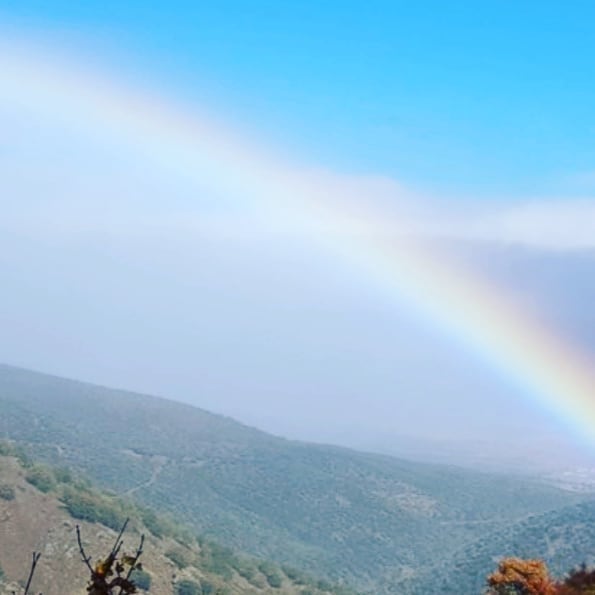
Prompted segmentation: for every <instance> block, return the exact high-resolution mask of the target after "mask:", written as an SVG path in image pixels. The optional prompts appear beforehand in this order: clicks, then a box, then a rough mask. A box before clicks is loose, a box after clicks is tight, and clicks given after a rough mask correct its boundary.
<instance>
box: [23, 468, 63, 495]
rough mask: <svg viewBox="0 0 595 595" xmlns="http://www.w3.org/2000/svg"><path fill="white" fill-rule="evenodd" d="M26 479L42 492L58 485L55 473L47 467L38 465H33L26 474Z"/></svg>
mask: <svg viewBox="0 0 595 595" xmlns="http://www.w3.org/2000/svg"><path fill="white" fill-rule="evenodd" d="M25 479H26V480H27V481H28V482H29V483H30V484H31V485H33V486H35V487H36V488H37V489H38V490H39V491H40V492H44V493H47V492H50V491H51V490H53V489H54V488H55V487H56V480H55V478H54V474H53V473H52V472H51V471H50V470H49V469H47V468H45V467H41V466H38V465H34V466H32V467H31V468H30V469H29V470H28V471H27V474H26V475H25Z"/></svg>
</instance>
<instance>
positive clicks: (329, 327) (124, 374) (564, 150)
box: [0, 1, 595, 456]
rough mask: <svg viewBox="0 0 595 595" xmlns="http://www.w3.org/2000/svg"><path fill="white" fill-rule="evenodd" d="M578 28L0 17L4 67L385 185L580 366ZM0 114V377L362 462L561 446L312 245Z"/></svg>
mask: <svg viewBox="0 0 595 595" xmlns="http://www.w3.org/2000/svg"><path fill="white" fill-rule="evenodd" d="M594 19H595V5H593V4H592V3H591V2H572V3H571V6H570V7H568V6H563V5H562V4H561V3H559V2H523V3H518V2H499V3H497V4H496V3H491V4H488V3H485V2H484V3H478V2H448V3H447V2H426V3H424V4H421V3H412V2H408V3H397V2H368V3H366V4H365V5H364V4H359V3H349V2H341V3H338V2H316V3H314V2H291V3H290V2H267V3H264V2H212V3H196V2H179V1H178V2H175V1H170V2H163V3H161V2H146V1H145V2H135V1H130V2H119V1H118V2H115V1H102V2H80V3H75V2H70V1H68V2H58V1H54V2H34V1H28V2H11V1H5V2H3V3H2V4H1V5H0V52H1V51H10V47H11V46H10V43H12V40H17V41H18V42H19V43H21V42H22V43H23V44H25V45H26V44H29V43H31V44H33V45H34V46H35V47H36V48H37V50H36V51H37V52H39V51H40V50H39V48H42V50H41V51H42V52H45V51H46V50H47V53H48V55H53V54H54V53H56V55H66V56H71V57H73V60H74V61H75V62H78V63H79V64H82V65H83V66H84V67H85V68H87V69H88V70H89V71H94V70H95V69H97V70H98V71H101V72H102V73H105V72H108V73H111V74H112V75H113V76H114V78H116V79H117V80H119V81H122V80H124V81H127V83H128V84H129V85H130V86H131V87H135V86H137V85H138V86H139V87H142V88H143V89H147V88H149V89H153V90H154V92H155V94H156V95H157V96H159V97H165V98H166V101H167V100H169V99H171V100H172V102H173V103H172V105H177V103H176V102H177V101H178V100H179V101H180V102H181V104H182V105H190V106H192V105H194V104H196V105H198V106H201V107H204V108H205V109H206V110H207V112H211V113H214V114H216V115H217V118H218V119H219V120H221V121H223V122H225V123H227V124H228V125H229V126H230V127H231V128H232V129H237V130H239V131H240V136H241V135H242V134H244V135H247V137H248V138H249V139H252V138H256V139H259V140H262V141H263V142H264V143H265V144H266V145H267V146H268V147H272V149H273V150H275V149H278V151H279V153H281V154H283V155H284V156H289V158H290V159H291V160H292V161H293V162H294V163H296V164H298V165H299V166H306V167H313V168H319V169H320V170H322V171H326V172H331V173H332V175H336V176H338V177H339V179H343V178H344V179H345V180H347V182H348V183H350V184H351V183H353V184H354V185H356V186H357V187H361V188H367V187H368V186H367V185H368V184H369V183H370V178H369V177H370V176H380V177H381V178H382V179H383V180H388V181H389V182H390V183H391V188H392V187H393V186H395V187H396V188H398V189H403V190H402V193H403V195H404V196H406V197H407V198H409V199H410V200H411V206H412V208H413V207H414V208H413V213H414V219H415V221H416V225H415V229H414V230H413V233H419V234H420V235H421V236H423V237H424V238H427V237H429V238H430V239H431V240H432V241H436V242H442V243H444V244H445V245H446V247H447V248H448V250H449V251H451V252H453V253H455V254H457V256H458V257H460V259H461V261H463V262H464V263H466V265H467V266H469V267H471V268H472V269H473V270H476V271H479V272H481V274H483V275H485V276H487V277H489V279H490V280H492V281H493V282H495V283H497V284H499V285H501V286H502V287H505V288H506V289H507V291H508V292H509V293H510V294H511V295H513V296H514V297H515V298H516V299H517V300H518V301H519V303H522V304H523V305H524V306H527V307H528V308H530V309H532V310H535V311H536V312H538V313H539V315H540V316H541V317H542V318H543V320H544V321H545V323H547V324H548V325H551V326H552V327H553V328H556V329H559V330H560V332H561V333H562V334H564V335H567V336H569V337H571V338H572V340H574V341H576V343H577V344H578V345H580V348H581V349H582V350H583V351H584V352H585V353H587V354H589V356H592V355H593V354H594V353H595V334H594V330H593V329H595V321H594V320H593V308H592V304H593V303H595V275H593V274H592V272H593V270H595V260H594V259H595V199H594V198H593V197H594V196H595V142H594V141H593V139H594V138H595V136H594V133H595V111H594V110H593V105H595V79H594V78H593V77H592V76H590V75H591V71H592V64H591V61H592V56H594V55H595V40H594V39H595V36H593V35H591V34H590V33H591V31H590V29H591V23H592V22H594ZM3 32H4V33H5V38H6V39H8V40H9V41H8V45H2V33H3ZM1 58H2V56H1V54H0V64H1ZM4 90H8V91H9V92H8V93H6V94H3V93H2V91H4ZM10 91H11V89H10V83H7V85H6V87H3V79H2V77H1V72H0V129H1V130H2V132H3V134H2V136H1V137H0V206H2V209H3V211H2V213H3V217H2V218H1V219H0V231H1V233H0V274H1V275H2V280H3V283H4V284H5V286H6V287H9V288H10V291H9V292H7V293H6V294H5V295H4V297H3V300H2V301H1V302H0V327H1V328H2V329H3V337H4V341H2V342H0V361H4V362H7V363H13V364H17V365H22V366H25V367H32V368H37V369H40V370H43V371H48V372H52V373H57V374H63V375H65V376H71V377H76V378H81V379H87V380H90V381H94V382H98V383H101V384H106V385H114V386H119V387H124V388H130V389H134V390H141V391H145V392H151V393H158V394H161V395H168V396H171V397H173V398H177V399H180V400H185V401H190V402H193V403H196V404H198V405H201V406H203V407H205V408H208V409H211V410H214V411H218V412H222V413H226V414H229V415H233V416H235V417H237V418H239V419H241V420H243V421H246V422H248V423H251V424H254V425H256V426H258V427H261V428H264V429H267V430H269V431H274V432H277V433H280V434H283V435H287V436H291V437H298V438H306V439H313V440H322V441H330V442H339V443H342V444H349V445H355V446H360V447H365V448H381V447H382V448H383V449H385V450H391V440H393V438H394V437H395V436H405V435H408V436H411V437H414V438H416V437H420V438H423V439H429V438H444V439H469V440H483V441H484V442H485V438H486V436H487V437H490V436H491V435H493V434H492V433H493V432H495V431H501V430H502V428H503V427H505V428H506V431H507V433H508V435H509V436H510V440H511V444H513V443H514V444H515V445H518V441H519V440H520V441H522V440H524V439H525V437H526V436H527V430H528V428H531V430H532V432H533V434H534V438H535V439H536V440H537V438H541V437H543V436H546V437H547V436H551V435H552V432H553V433H554V434H555V436H557V437H558V438H559V436H560V435H562V436H563V438H560V440H567V437H568V436H567V434H564V433H562V434H559V431H560V428H559V427H558V425H557V424H556V420H552V419H550V418H548V416H547V415H546V414H544V413H543V412H541V411H539V412H536V411H534V410H533V409H532V408H531V406H530V405H529V404H528V403H526V402H525V401H523V400H522V399H519V398H518V396H519V395H517V394H515V392H514V390H511V387H510V386H509V385H508V384H507V383H506V382H504V381H503V379H502V378H501V377H498V375H497V374H494V373H493V371H491V370H490V369H488V368H486V367H484V366H482V365H481V363H480V362H478V361H476V360H474V359H473V358H472V357H471V355H470V354H469V353H468V352H465V350H464V349H461V348H460V345H453V344H452V342H451V341H450V340H449V338H448V337H446V336H444V335H443V334H441V333H440V332H438V331H437V330H436V329H435V328H433V327H432V324H431V323H429V322H428V321H424V320H419V319H416V318H415V317H412V315H411V312H410V311H409V310H408V309H407V308H405V307H402V304H400V303H398V300H397V301H394V300H393V301H391V300H386V299H385V298H384V297H383V296H382V295H381V293H379V292H375V291H374V290H373V289H372V288H371V286H370V284H368V283H366V282H365V281H364V280H363V279H361V278H359V277H358V276H357V275H355V274H354V273H353V272H352V271H351V270H349V267H348V266H345V264H340V263H338V262H337V260H336V259H333V258H332V257H330V256H329V255H328V254H325V253H324V252H323V251H320V249H319V248H317V247H316V246H315V243H312V242H310V241H308V238H304V237H301V236H300V235H299V234H286V235H283V233H281V234H280V233H279V232H278V231H277V233H275V234H271V233H270V230H266V229H260V228H259V227H258V221H257V220H243V219H242V218H241V215H242V213H241V212H239V213H238V211H237V210H236V211H234V210H233V209H232V208H229V204H230V203H227V202H225V201H220V200H219V196H218V195H217V194H216V193H215V194H214V195H213V194H209V193H208V192H205V191H204V189H203V188H202V187H201V185H200V183H194V182H196V180H195V181H194V182H189V181H188V179H187V178H184V177H183V176H180V177H179V176H176V175H175V173H173V174H172V171H168V170H167V168H161V167H159V166H155V164H154V163H151V162H150V161H147V160H145V159H144V158H143V156H142V155H139V154H130V153H128V152H127V150H126V149H124V148H122V147H119V146H117V142H116V144H115V145H114V144H113V143H112V144H110V143H103V142H102V141H100V140H99V141H98V139H97V138H93V137H90V136H89V135H87V134H86V133H85V131H84V130H79V129H78V128H77V127H76V126H74V125H72V123H70V125H69V123H68V121H65V120H68V118H67V117H64V116H63V115H62V116H61V117H58V118H54V119H52V118H51V117H49V116H48V113H50V112H51V110H47V109H45V108H46V107H47V106H44V105H43V99H39V98H36V97H31V98H28V101H27V102H26V105H25V104H24V102H19V101H18V100H17V101H16V102H15V101H14V100H11V93H10ZM14 97H17V98H18V90H17V92H16V93H15V94H14ZM230 175H231V173H230ZM342 177H343V178H342ZM400 192H401V190H399V192H397V194H399V193H400ZM420 197H422V198H423V200H421V198H420ZM389 198H390V197H389ZM418 199H419V200H418ZM240 211H241V210H240ZM213 214H214V215H216V216H219V217H221V218H222V220H223V222H224V225H223V227H224V233H222V234H221V233H219V232H220V231H221V230H220V229H219V228H217V227H216V226H212V227H209V221H211V220H210V219H209V217H210V216H212V215H213ZM185 218H186V219H187V220H188V221H190V222H194V223H195V222H197V221H198V222H199V223H200V222H204V221H206V222H207V223H206V224H205V225H204V226H203V227H201V226H200V225H199V226H198V227H196V228H194V229H192V228H191V226H189V225H185V223H186V222H187V221H185V220H184V219H185ZM255 221H256V224H254V222H255ZM253 224H254V227H251V226H252V225H253ZM248 227H250V231H252V232H253V233H252V234H249V233H248V234H247V233H246V230H247V228H248ZM284 231H286V230H281V232H284ZM294 231H295V230H294ZM280 238H281V239H280ZM511 408H514V411H515V412H516V413H517V415H516V417H514V418H512V419H511V417H510V415H509V412H510V410H511ZM338 411H340V413H341V415H340V416H338V415H337V412H338ZM362 412H363V413H362ZM537 427H538V429H537ZM558 438H556V440H557V439H558ZM489 441H490V438H488V442H489ZM493 448H494V449H495V451H494V452H493V453H492V454H494V455H495V454H497V452H498V451H500V450H501V445H500V444H498V445H496V446H495V447H493ZM514 448H516V446H514V447H513V446H511V449H513V450H514ZM550 448H551V450H550V451H547V449H542V450H543V452H544V453H548V452H549V454H552V453H554V452H559V451H560V450H561V446H560V444H559V443H558V442H557V441H554V442H551V443H550ZM546 456H547V455H546Z"/></svg>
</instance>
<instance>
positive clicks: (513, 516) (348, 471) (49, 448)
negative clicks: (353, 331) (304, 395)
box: [0, 366, 584, 595]
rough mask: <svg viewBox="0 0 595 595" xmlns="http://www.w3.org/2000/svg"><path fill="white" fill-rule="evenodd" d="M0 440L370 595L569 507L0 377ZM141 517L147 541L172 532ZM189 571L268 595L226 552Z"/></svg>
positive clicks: (514, 487) (549, 495) (478, 477)
mask: <svg viewBox="0 0 595 595" xmlns="http://www.w3.org/2000/svg"><path fill="white" fill-rule="evenodd" d="M32 419H35V424H32V423H31V420H32ZM0 435H5V436H8V437H9V438H11V439H12V440H15V441H16V442H17V443H18V444H20V445H24V447H25V450H23V452H22V454H21V456H22V458H23V460H24V461H27V460H28V458H31V457H34V458H35V459H36V460H37V459H39V458H41V459H43V460H44V462H46V463H50V464H52V465H57V466H61V467H64V466H66V467H69V468H72V469H74V471H75V476H76V477H78V475H79V474H83V475H86V476H89V477H91V478H92V479H93V481H94V482H96V483H97V484H98V485H100V486H101V487H102V488H105V489H110V490H114V491H115V492H117V493H120V494H122V493H126V492H128V491H132V492H131V496H132V497H133V498H134V499H135V501H136V502H137V503H139V504H141V505H142V506H143V507H148V508H153V509H157V510H160V511H163V512H166V513H169V514H171V515H172V518H175V519H176V520H177V521H180V522H182V523H184V524H185V525H186V526H187V527H190V528H191V530H192V533H194V534H196V533H198V534H200V535H203V536H206V537H208V538H212V539H213V540H216V541H217V542H218V543H220V544H222V545H223V546H225V547H229V548H232V549H233V550H236V551H237V550H240V551H244V552H248V553H249V554H250V555H252V556H254V557H256V558H264V559H272V560H273V561H274V562H275V564H277V565H279V566H281V565H291V566H292V567H296V568H298V569H300V570H303V571H306V572H307V573H309V574H314V575H317V576H323V577H325V578H328V579H330V580H332V581H334V582H345V583H347V584H355V585H356V586H357V587H358V588H359V589H361V590H362V591H368V592H373V593H375V595H381V594H384V593H391V592H397V593H402V594H403V595H404V594H406V593H407V592H408V591H407V589H409V592H415V589H416V588H417V585H419V584H421V582H423V581H426V580H430V581H431V582H432V585H433V586H434V585H435V581H436V579H435V578H434V577H436V576H444V575H445V572H446V567H445V564H447V560H448V559H450V557H451V556H453V555H456V554H455V552H459V551H462V550H464V549H465V548H468V547H471V548H472V547H475V545H474V544H475V543H476V540H478V539H481V538H482V537H483V536H485V535H488V534H492V533H496V534H497V533H498V532H499V531H501V530H507V528H508V527H511V526H514V525H515V524H516V523H517V522H520V521H521V520H522V519H526V518H527V516H528V515H529V514H539V513H545V512H547V511H550V510H554V509H558V508H560V507H562V506H566V505H569V504H574V503H576V502H577V501H579V500H580V499H581V497H580V496H573V495H571V494H569V493H566V492H563V491H562V490H559V489H555V488H553V487H549V486H546V485H543V484H541V483H539V482H538V481H534V480H528V479H527V480H523V479H521V478H518V477H505V476H497V475H489V474H482V473H478V472H473V471H465V470H461V469H455V468H452V467H443V466H439V465H424V464H421V463H413V462H407V461H402V460H398V459H394V458H391V457H384V456H378V455H372V454H365V453H358V452H354V451H350V450H347V449H341V448H333V447H328V446H320V445H309V444H303V443H298V442H292V441H287V440H282V439H279V438H275V437H273V436H269V435H267V434H265V433H262V432H259V431H257V430H254V429H251V428H248V427H246V426H243V425H241V424H238V423H236V422H234V421H232V420H230V419H227V418H224V417H220V416H216V415H212V414H209V413H207V412H205V411H202V410H200V409H196V408H192V407H189V406H186V405H182V404H178V403H173V402H170V401H166V400H163V399H157V398H152V397H147V396H143V395H137V394H132V393H126V392H122V391H114V390H109V389H105V388H101V387H96V386H91V385H86V384H82V383H78V382H71V381H67V380H62V379H58V378H54V377H49V376H44V375H41V374H34V373H31V372H26V371H23V370H16V369H14V368H9V367H3V366H0ZM106 436H117V440H106V439H105V437H106ZM27 464H30V462H29V463H27ZM59 485H61V486H62V485H67V484H59ZM60 489H63V488H60ZM583 498H584V497H583ZM108 500H109V499H108ZM69 505H70V502H69ZM83 508H84V507H83ZM139 514H140V518H142V519H143V520H145V521H146V523H147V527H148V528H149V530H150V531H151V532H152V533H153V534H154V535H164V534H167V533H168V532H169V531H170V530H171V528H168V523H169V521H167V522H164V521H161V520H158V519H157V517H151V513H149V512H147V511H145V512H141V513H139ZM115 518H117V517H115ZM160 518H161V517H160ZM115 522H116V521H115V519H114V521H113V523H115ZM178 534H179V537H180V540H182V539H185V540H186V542H187V541H188V539H191V538H192V535H189V533H188V531H185V532H182V531H180V532H179V533H178ZM183 534H184V535H183ZM508 551H516V550H514V549H513V550H508ZM190 563H191V564H193V563H194V562H190ZM197 563H200V564H202V565H204V567H207V568H211V569H213V570H214V571H216V572H218V573H219V575H220V576H230V574H231V575H233V574H234V573H236V574H241V575H242V576H243V577H244V578H245V579H246V580H249V581H250V582H251V584H257V583H262V582H264V583H265V585H269V586H270V584H271V582H270V581H272V583H273V584H276V583H278V580H277V579H278V576H277V575H276V574H275V573H270V576H269V575H268V574H265V573H263V572H262V571H261V570H259V569H258V568H257V567H255V568H252V567H251V566H250V564H246V563H242V564H239V563H238V562H237V561H236V560H234V559H233V556H229V554H228V553H226V552H221V551H216V550H214V551H212V552H210V553H205V554H204V555H201V559H200V560H199V561H198V562H197ZM449 572H450V570H449ZM278 573H279V574H280V576H281V577H282V578H283V577H285V576H287V575H286V574H285V573H284V572H283V571H282V570H279V571H278ZM428 576H430V577H431V578H430V579H429V578H428ZM482 578H483V577H482ZM269 579H270V580H269ZM271 588H272V587H271ZM316 588H317V586H316V584H315V583H314V584H312V585H309V584H304V590H308V589H310V590H312V591H314V592H315V591H316ZM434 592H439V591H434ZM469 592H473V591H469Z"/></svg>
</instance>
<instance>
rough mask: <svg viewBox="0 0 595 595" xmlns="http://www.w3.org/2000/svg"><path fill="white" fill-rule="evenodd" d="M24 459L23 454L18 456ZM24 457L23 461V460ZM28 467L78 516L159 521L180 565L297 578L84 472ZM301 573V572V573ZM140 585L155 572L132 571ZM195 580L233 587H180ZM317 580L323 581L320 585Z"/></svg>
mask: <svg viewBox="0 0 595 595" xmlns="http://www.w3.org/2000/svg"><path fill="white" fill-rule="evenodd" d="M0 450H1V451H2V452H5V453H7V454H9V455H12V456H15V453H16V452H17V450H18V449H17V448H16V446H15V445H12V444H9V443H7V442H5V441H1V440H0ZM17 460H19V461H20V458H19V459H17ZM20 462H21V466H22V465H23V464H22V461H20ZM23 470H24V471H25V474H24V475H25V479H26V480H27V481H29V483H31V484H32V485H34V486H35V487H36V488H37V489H39V490H40V491H42V492H43V493H46V494H49V493H53V494H54V496H55V497H56V498H57V499H58V500H59V501H60V502H61V503H62V504H63V506H64V509H65V510H66V511H67V512H68V513H69V514H70V515H71V516H72V517H73V518H75V519H79V520H84V521H87V522H91V523H100V524H103V525H105V526H107V527H109V528H111V529H113V530H114V531H119V530H120V528H121V527H122V525H123V524H124V523H125V522H126V521H127V520H129V521H130V523H129V525H130V526H131V527H132V528H133V529H136V530H137V531H139V530H140V531H142V530H144V528H143V520H144V519H147V518H148V519H150V522H151V525H152V526H157V527H159V530H160V533H161V537H167V538H170V539H173V540H175V541H176V543H177V546H175V547H172V548H170V549H168V550H166V551H165V552H164V555H165V556H166V557H167V558H169V559H170V560H171V561H172V562H173V563H174V564H175V565H176V566H177V568H178V569H179V570H184V569H192V568H194V569H196V570H198V571H200V572H201V573H208V574H209V575H212V576H215V577H218V578H219V579H221V580H222V581H224V582H227V581H231V580H232V579H233V578H234V576H236V575H237V576H241V577H242V578H244V579H246V580H248V582H250V584H251V585H252V586H254V587H255V588H257V589H264V588H265V587H267V586H268V587H271V588H279V587H281V586H282V585H283V584H284V582H285V580H288V581H289V583H290V584H291V583H292V579H291V578H290V577H289V576H288V574H287V573H285V572H284V571H283V570H282V569H281V568H280V567H279V566H278V565H276V564H274V563H272V562H269V561H262V560H253V559H250V558H247V557H245V556H239V555H237V554H235V553H234V552H233V551H232V550H231V549H230V548H227V547H224V546H221V545H219V544H217V543H216V542H214V541H212V540H210V539H205V538H204V537H196V538H195V537H192V536H191V534H190V532H189V531H188V530H187V529H186V528H184V527H181V526H180V525H179V524H177V523H175V522H174V521H172V520H171V519H168V518H165V517H162V516H160V515H158V514H156V513H155V512H154V511H152V510H150V509H147V508H146V507H142V506H139V505H137V504H135V503H134V502H132V501H130V500H127V499H125V498H121V497H118V496H115V495H114V494H113V493H112V494H110V493H106V492H105V491H101V490H98V489H96V488H94V487H93V486H92V485H91V483H90V482H89V481H87V480H85V479H82V478H81V477H80V476H77V475H76V474H73V473H72V472H70V471H69V470H67V469H64V468H59V469H54V468H51V467H49V466H47V465H43V464H40V463H30V462H29V463H28V464H27V466H26V467H24V466H23ZM31 478H43V481H39V482H38V483H39V484H40V486H41V487H42V488H43V489H40V486H38V485H36V484H35V481H31ZM6 488H7V489H10V490H11V491H13V492H14V488H13V487H12V486H9V485H8V484H6ZM296 576H297V575H296ZM131 578H133V580H134V582H135V583H136V584H137V586H138V587H139V588H141V589H143V590H144V591H148V590H150V587H151V575H150V574H149V573H147V572H146V571H144V570H143V569H142V568H140V567H138V568H135V569H134V571H133V575H132V576H131ZM191 583H192V584H194V585H197V588H199V591H198V593H199V594H200V595H203V594H206V593H212V594H213V595H214V594H215V593H218V594H219V595H225V594H226V593H230V591H227V590H226V589H225V588H223V589H216V588H215V586H214V583H212V582H210V581H209V580H206V579H202V580H201V582H200V583H196V582H193V581H192V580H189V579H188V580H186V579H184V580H181V581H180V582H179V583H178V584H179V585H180V588H181V589H189V590H191V589H193V588H194V587H193V586H191ZM295 584H304V585H310V586H311V587H312V588H313V589H314V591H313V592H314V593H316V595H318V594H324V593H326V594H335V595H343V594H344V593H345V594H346V595H353V591H350V590H347V589H343V588H341V587H335V586H333V585H332V584H330V583H329V584H326V583H324V584H325V587H324V588H322V587H321V585H322V583H321V581H316V580H315V579H312V578H311V577H309V576H307V575H303V574H302V575H301V576H300V581H299V583H295ZM317 585H318V587H317Z"/></svg>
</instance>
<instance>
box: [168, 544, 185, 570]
mask: <svg viewBox="0 0 595 595" xmlns="http://www.w3.org/2000/svg"><path fill="white" fill-rule="evenodd" d="M165 555H166V556H167V557H168V558H169V559H170V560H171V561H172V562H173V563H174V564H175V565H176V566H177V567H178V568H179V569H180V570H183V569H184V568H186V567H187V566H188V564H189V561H188V559H187V557H186V554H185V553H184V552H183V551H182V550H181V549H179V548H178V549H175V550H168V551H167V552H165Z"/></svg>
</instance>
